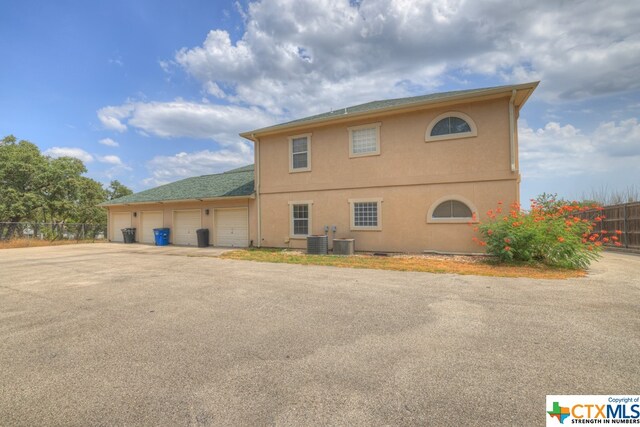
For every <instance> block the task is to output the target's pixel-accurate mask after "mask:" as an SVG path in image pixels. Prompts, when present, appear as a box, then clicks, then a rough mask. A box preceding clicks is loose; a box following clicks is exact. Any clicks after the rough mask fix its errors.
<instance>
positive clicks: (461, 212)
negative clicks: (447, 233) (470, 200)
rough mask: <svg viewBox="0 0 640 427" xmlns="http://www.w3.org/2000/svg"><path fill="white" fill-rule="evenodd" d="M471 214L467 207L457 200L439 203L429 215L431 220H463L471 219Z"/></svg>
mask: <svg viewBox="0 0 640 427" xmlns="http://www.w3.org/2000/svg"><path fill="white" fill-rule="evenodd" d="M472 216H473V213H472V212H471V209H470V208H469V206H467V205H465V204H464V203H462V202H461V201H459V200H447V201H444V202H442V203H440V204H439V205H438V206H437V207H436V208H435V209H434V210H433V213H432V214H431V217H432V218H435V219H438V218H447V219H450V218H464V219H471V217H472Z"/></svg>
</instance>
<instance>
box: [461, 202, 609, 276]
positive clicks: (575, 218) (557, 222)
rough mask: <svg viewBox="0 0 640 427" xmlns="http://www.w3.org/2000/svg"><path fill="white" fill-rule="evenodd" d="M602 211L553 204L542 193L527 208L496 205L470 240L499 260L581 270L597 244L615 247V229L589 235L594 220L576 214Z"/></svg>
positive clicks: (594, 254) (595, 255) (573, 204)
mask: <svg viewBox="0 0 640 427" xmlns="http://www.w3.org/2000/svg"><path fill="white" fill-rule="evenodd" d="M593 209H598V210H602V207H600V206H598V205H595V204H583V203H578V202H566V201H562V200H561V201H556V200H555V199H549V198H548V196H546V195H543V196H541V197H539V198H538V199H536V200H532V201H531V209H530V210H529V211H523V210H521V209H520V205H519V204H517V203H513V204H511V206H510V207H509V209H508V210H507V209H505V208H503V206H502V202H498V206H497V208H496V209H492V210H490V211H488V212H487V218H488V220H487V221H485V222H482V223H480V224H479V225H478V226H477V227H476V230H477V231H479V232H480V234H481V238H478V237H474V240H475V241H476V242H477V243H478V244H479V245H480V246H483V247H486V250H487V253H489V254H490V255H493V256H495V257H496V258H497V259H498V260H499V261H500V262H525V263H530V262H538V263H544V264H547V265H550V266H556V267H564V268H587V267H588V266H589V264H590V263H591V262H592V261H594V260H596V259H598V258H599V256H600V251H601V250H602V244H603V243H609V242H612V243H614V244H615V245H616V246H619V245H620V242H619V241H618V240H619V235H620V234H621V231H616V232H615V234H613V235H608V233H607V231H606V230H602V231H595V227H596V226H597V221H600V219H601V218H603V216H600V217H597V218H595V219H594V221H596V222H591V220H588V219H583V218H581V217H580V216H579V214H580V213H581V212H584V211H585V210H593Z"/></svg>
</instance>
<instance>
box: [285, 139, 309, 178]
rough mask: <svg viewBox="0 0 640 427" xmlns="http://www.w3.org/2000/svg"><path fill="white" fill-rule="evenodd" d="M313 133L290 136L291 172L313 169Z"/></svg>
mask: <svg viewBox="0 0 640 427" xmlns="http://www.w3.org/2000/svg"><path fill="white" fill-rule="evenodd" d="M310 154H311V134H307V135H298V136H292V137H291V138H289V172H304V171H309V170H311V157H310Z"/></svg>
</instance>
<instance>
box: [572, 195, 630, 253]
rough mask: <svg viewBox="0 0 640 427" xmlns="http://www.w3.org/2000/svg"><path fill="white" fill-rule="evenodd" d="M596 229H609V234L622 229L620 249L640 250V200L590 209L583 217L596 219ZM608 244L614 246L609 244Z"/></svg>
mask: <svg viewBox="0 0 640 427" xmlns="http://www.w3.org/2000/svg"><path fill="white" fill-rule="evenodd" d="M602 216H604V218H601V219H600V221H595V222H596V227H595V229H594V231H596V232H598V231H601V230H607V234H610V235H612V234H614V233H615V232H616V230H620V231H622V234H621V235H620V243H622V246H620V247H619V249H627V250H630V251H640V202H633V203H624V204H621V205H612V206H605V207H604V210H589V211H586V212H583V213H582V217H583V218H587V219H590V220H592V221H593V220H595V218H598V217H602ZM607 246H613V245H611V244H608V245H607Z"/></svg>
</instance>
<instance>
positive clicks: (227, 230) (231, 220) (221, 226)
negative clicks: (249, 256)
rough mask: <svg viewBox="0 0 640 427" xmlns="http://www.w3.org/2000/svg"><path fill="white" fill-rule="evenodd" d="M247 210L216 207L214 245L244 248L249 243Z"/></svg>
mask: <svg viewBox="0 0 640 427" xmlns="http://www.w3.org/2000/svg"><path fill="white" fill-rule="evenodd" d="M248 215H249V214H248V210H247V209H245V208H241V209H216V216H215V222H216V245H217V246H230V247H236V248H245V247H247V246H248V245H249V220H248Z"/></svg>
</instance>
